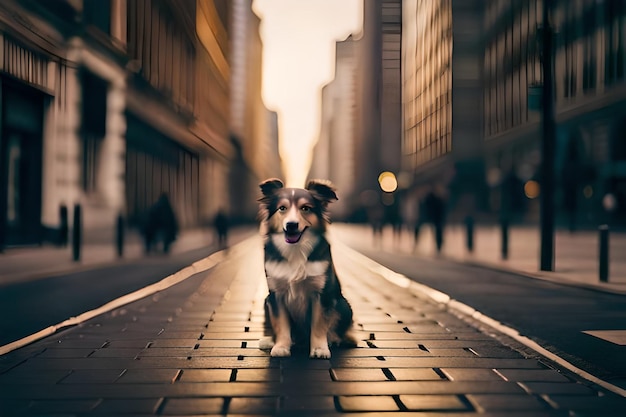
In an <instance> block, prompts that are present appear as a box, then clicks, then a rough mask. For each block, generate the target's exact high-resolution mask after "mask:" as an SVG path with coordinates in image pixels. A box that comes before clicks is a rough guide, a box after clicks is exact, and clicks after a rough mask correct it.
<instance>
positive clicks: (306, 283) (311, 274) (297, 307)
mask: <svg viewBox="0 0 626 417" xmlns="http://www.w3.org/2000/svg"><path fill="white" fill-rule="evenodd" d="M269 239H270V240H269V241H268V242H267V244H266V248H265V273H266V275H267V285H268V287H269V289H270V291H272V292H274V293H275V294H276V296H277V297H279V298H281V299H282V300H283V301H284V305H285V307H286V308H287V310H288V311H289V314H290V315H291V316H292V318H293V319H294V320H304V318H305V317H306V313H307V310H308V307H309V302H310V299H311V297H314V296H316V295H318V294H320V293H321V292H322V291H323V289H324V286H325V285H326V279H327V273H328V268H329V265H330V259H328V258H326V259H325V258H324V257H322V258H319V257H316V258H313V259H310V258H309V257H310V255H311V254H312V253H313V251H314V250H315V249H316V247H317V245H318V244H320V241H321V240H322V239H321V238H320V237H319V236H314V235H313V236H303V238H302V240H301V241H300V242H299V243H298V244H297V245H289V244H287V243H285V241H284V237H283V235H282V234H275V235H270V236H269Z"/></svg>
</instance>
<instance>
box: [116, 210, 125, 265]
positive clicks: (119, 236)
mask: <svg viewBox="0 0 626 417" xmlns="http://www.w3.org/2000/svg"><path fill="white" fill-rule="evenodd" d="M115 248H116V249H117V257H118V258H121V257H123V256H124V217H123V216H122V215H121V214H120V215H118V216H117V222H116V225H115Z"/></svg>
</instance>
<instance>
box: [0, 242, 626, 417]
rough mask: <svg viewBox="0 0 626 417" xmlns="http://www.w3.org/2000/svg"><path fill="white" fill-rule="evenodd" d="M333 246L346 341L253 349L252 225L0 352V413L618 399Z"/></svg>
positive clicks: (575, 405)
mask: <svg viewBox="0 0 626 417" xmlns="http://www.w3.org/2000/svg"><path fill="white" fill-rule="evenodd" d="M333 250H334V258H335V261H336V262H337V269H338V272H339V274H340V277H341V280H342V283H343V286H344V291H345V294H346V296H347V298H348V299H349V300H350V302H351V304H352V305H353V308H354V310H355V323H356V326H357V330H358V334H359V336H360V338H361V339H362V341H361V342H360V343H359V346H358V347H357V348H354V349H342V350H337V349H336V350H333V357H332V358H331V359H329V360H310V359H308V358H307V356H306V355H307V349H303V350H295V351H294V354H293V356H292V357H291V358H284V359H273V358H270V357H269V354H268V353H267V352H265V351H261V350H259V349H258V340H259V338H261V337H263V336H264V335H266V334H267V333H266V330H265V326H264V322H263V308H262V301H263V298H264V296H265V293H266V286H265V281H264V277H263V272H262V271H263V269H262V251H261V244H260V239H259V238H258V237H254V238H251V239H248V240H246V241H244V242H242V243H241V244H238V245H236V246H234V247H232V248H231V249H230V250H229V251H228V253H227V254H226V256H225V258H224V260H223V261H222V262H220V263H219V264H217V265H216V266H215V267H213V268H211V269H209V270H207V271H205V272H200V273H197V274H195V275H193V276H191V277H190V278H188V279H186V280H185V281H183V282H181V283H179V284H177V285H175V286H173V287H171V288H169V289H167V290H164V291H162V292H158V293H156V294H154V295H151V296H150V297H147V298H144V299H141V300H138V301H135V302H133V303H131V304H128V305H125V306H122V307H119V308H116V309H115V310H112V311H110V312H109V313H106V314H103V315H101V316H97V317H95V318H93V319H91V320H89V321H87V322H85V323H83V324H81V325H79V326H76V327H73V328H70V329H67V330H64V331H62V332H60V333H58V334H56V335H54V336H51V337H48V338H45V339H42V340H40V341H38V342H35V343H33V344H31V345H28V346H26V347H23V348H21V349H18V350H15V351H13V352H10V353H8V354H6V355H4V356H0V415H2V416H13V415H17V416H19V415H27V416H33V415H37V416H83V415H98V416H105V415H107V416H131V415H132V416H152V415H178V416H182V415H196V416H197V415H225V414H227V415H242V416H244V415H250V416H252V415H284V416H292V415H293V416H308V415H320V416H335V415H343V414H344V413H350V414H351V415H353V416H360V415H381V414H383V413H386V412H390V413H393V414H392V415H394V416H402V415H422V416H441V415H446V416H469V415H480V416H507V417H511V416H512V417H515V416H533V417H541V416H591V415H594V416H595V415H604V416H618V415H619V416H622V415H624V414H625V413H626V399H625V398H622V397H620V396H618V395H616V394H614V393H612V392H607V391H605V390H603V389H602V388H601V387H598V386H596V385H594V384H592V383H590V382H588V381H585V380H581V379H579V378H578V377H577V376H576V375H573V374H571V373H569V372H568V371H566V370H560V369H558V368H556V367H555V365H554V364H552V363H551V362H550V361H549V360H547V359H545V358H543V357H541V356H539V355H538V354H537V353H535V352H533V351H529V350H528V349H527V348H525V347H523V346H521V345H519V344H518V343H517V342H515V341H514V340H512V339H509V338H507V337H506V336H504V335H501V334H498V333H497V332H496V331H495V330H494V329H491V328H489V327H487V326H485V325H484V324H481V323H478V322H476V321H474V320H473V319H472V318H471V317H466V316H463V314H462V313H459V312H455V311H450V310H447V309H446V308H445V307H444V305H443V304H439V303H436V302H435V301H433V299H432V298H430V297H428V296H427V295H426V294H423V293H420V292H416V291H412V290H410V289H409V288H404V287H402V286H398V285H395V284H393V283H392V282H390V281H389V279H392V278H393V277H392V276H391V275H390V274H389V271H387V270H385V269H384V268H382V267H381V268H379V267H376V266H375V265H373V264H372V263H370V262H365V261H364V260H363V259H362V257H361V256H360V255H358V254H356V253H355V252H353V251H351V250H349V249H347V248H346V247H344V246H342V245H340V244H335V246H334V247H333ZM416 413H419V414H416Z"/></svg>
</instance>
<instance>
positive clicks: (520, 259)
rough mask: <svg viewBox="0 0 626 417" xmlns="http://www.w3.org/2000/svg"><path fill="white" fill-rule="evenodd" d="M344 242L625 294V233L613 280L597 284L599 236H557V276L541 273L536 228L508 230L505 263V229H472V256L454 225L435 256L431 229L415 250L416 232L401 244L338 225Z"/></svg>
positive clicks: (617, 242) (612, 243)
mask: <svg viewBox="0 0 626 417" xmlns="http://www.w3.org/2000/svg"><path fill="white" fill-rule="evenodd" d="M333 227H334V228H337V229H339V230H338V231H342V230H343V231H349V232H350V233H342V236H344V235H345V237H346V238H351V239H357V240H358V241H359V242H361V243H362V242H364V241H365V242H371V245H372V247H378V248H380V249H381V250H385V251H388V252H394V251H398V252H400V253H405V254H412V255H415V256H418V257H419V256H424V257H433V256H441V257H443V258H444V259H449V260H453V261H458V262H466V263H470V264H477V265H481V266H486V267H490V268H496V269H499V270H505V271H513V272H517V273H520V274H523V275H527V276H531V277H534V278H540V279H544V280H550V281H554V282H559V283H563V284H569V285H577V286H583V287H588V288H594V289H598V290H603V291H610V292H614V293H620V294H626V233H623V232H622V233H618V232H613V233H611V234H610V237H609V279H608V282H601V281H600V279H599V272H598V271H599V263H598V252H599V236H598V232H593V231H577V232H575V233H570V232H569V231H566V230H556V231H555V243H554V266H555V268H554V271H551V272H550V271H540V270H539V259H540V257H539V256H540V232H539V229H538V228H532V227H516V226H511V227H510V229H509V247H508V258H507V259H502V243H501V242H502V239H501V229H500V228H499V227H498V226H479V225H476V226H475V228H474V250H473V252H469V251H468V250H467V246H466V239H467V232H466V228H465V226H463V225H458V224H453V225H449V226H447V227H446V229H445V234H444V244H443V250H442V253H441V254H440V255H437V253H436V249H435V244H434V237H433V233H432V229H431V227H430V225H425V226H423V227H422V228H421V230H420V235H419V239H418V242H417V245H415V244H414V242H413V234H412V231H411V232H409V231H407V230H404V231H403V232H402V234H401V236H400V237H399V238H394V236H393V234H392V231H391V228H390V227H388V228H386V229H385V230H384V232H383V238H382V240H374V238H373V235H372V231H371V229H370V228H369V226H367V225H355V224H346V223H337V224H334V225H333Z"/></svg>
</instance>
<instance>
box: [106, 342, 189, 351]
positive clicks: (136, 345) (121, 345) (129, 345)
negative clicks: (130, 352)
mask: <svg viewBox="0 0 626 417" xmlns="http://www.w3.org/2000/svg"><path fill="white" fill-rule="evenodd" d="M162 342H166V341H162ZM153 343H155V342H154V341H152V340H108V341H107V342H106V343H105V345H104V346H100V348H106V349H146V348H148V347H149V346H151V345H152V344H153ZM185 346H189V347H192V346H193V343H191V342H188V343H187V345H185ZM177 347H179V346H177ZM180 347H182V346H180Z"/></svg>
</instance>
